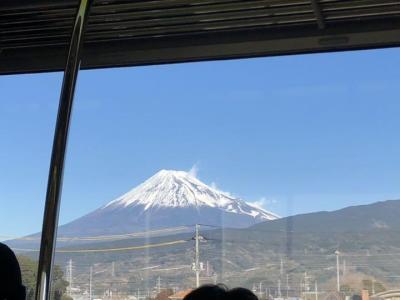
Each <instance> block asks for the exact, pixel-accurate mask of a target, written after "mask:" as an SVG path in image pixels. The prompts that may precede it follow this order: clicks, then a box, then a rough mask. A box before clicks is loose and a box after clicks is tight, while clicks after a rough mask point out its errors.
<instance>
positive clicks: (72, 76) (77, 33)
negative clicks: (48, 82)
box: [36, 0, 93, 300]
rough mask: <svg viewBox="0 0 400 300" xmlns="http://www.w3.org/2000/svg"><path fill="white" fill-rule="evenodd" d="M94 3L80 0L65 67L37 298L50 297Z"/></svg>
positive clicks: (53, 152)
mask: <svg viewBox="0 0 400 300" xmlns="http://www.w3.org/2000/svg"><path fill="white" fill-rule="evenodd" d="M92 3H93V0H80V5H79V8H78V11H77V14H76V18H75V24H74V28H73V31H72V36H71V42H70V45H69V51H68V56H67V61H66V66H65V71H64V79H63V83H62V88H61V95H60V102H59V107H58V115H57V122H56V128H55V133H54V140H53V149H52V153H51V162H50V170H49V178H48V182H47V193H46V203H45V210H44V216H43V227H42V239H41V244H40V256H39V266H38V277H37V285H36V300H48V299H49V298H50V284H51V270H52V264H53V258H54V249H55V243H56V235H57V225H58V213H59V208H60V198H61V189H62V178H63V169H64V158H65V152H66V146H67V139H68V129H69V124H70V117H71V110H72V103H73V98H74V91H75V84H76V79H77V75H78V71H79V67H80V61H81V55H80V54H81V47H82V43H83V33H84V29H85V24H86V21H87V17H88V15H89V10H90V7H91V5H92Z"/></svg>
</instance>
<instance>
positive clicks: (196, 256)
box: [194, 224, 200, 288]
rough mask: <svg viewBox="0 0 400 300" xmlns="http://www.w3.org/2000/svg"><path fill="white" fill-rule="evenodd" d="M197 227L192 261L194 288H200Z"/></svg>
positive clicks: (196, 228) (197, 226)
mask: <svg viewBox="0 0 400 300" xmlns="http://www.w3.org/2000/svg"><path fill="white" fill-rule="evenodd" d="M199 227H200V226H199V225H198V224H196V227H195V231H196V235H195V243H196V245H195V260H194V271H195V272H196V288H198V287H199V286H200V258H199V256H200V255H199Z"/></svg>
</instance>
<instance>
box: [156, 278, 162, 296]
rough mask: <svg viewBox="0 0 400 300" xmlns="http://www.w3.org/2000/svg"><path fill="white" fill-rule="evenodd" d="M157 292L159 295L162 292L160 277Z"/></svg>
mask: <svg viewBox="0 0 400 300" xmlns="http://www.w3.org/2000/svg"><path fill="white" fill-rule="evenodd" d="M157 291H158V294H160V292H161V277H160V276H158V278H157Z"/></svg>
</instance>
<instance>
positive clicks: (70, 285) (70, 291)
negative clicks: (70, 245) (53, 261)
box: [68, 259, 72, 296]
mask: <svg viewBox="0 0 400 300" xmlns="http://www.w3.org/2000/svg"><path fill="white" fill-rule="evenodd" d="M68 281H69V295H70V296H72V259H69V261H68Z"/></svg>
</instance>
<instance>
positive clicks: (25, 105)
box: [0, 73, 62, 299]
mask: <svg viewBox="0 0 400 300" xmlns="http://www.w3.org/2000/svg"><path fill="white" fill-rule="evenodd" d="M61 81H62V73H51V74H50V73H47V74H34V75H13V76H0V94H1V96H0V98H1V101H0V201H1V209H0V228H1V229H0V241H7V242H6V243H8V244H9V246H11V247H12V249H13V250H14V251H15V252H16V254H17V258H18V260H19V262H20V265H21V268H22V274H23V278H22V279H23V283H24V285H25V286H26V288H27V295H28V299H33V297H34V292H35V286H36V274H37V263H38V258H39V252H38V251H37V250H38V247H39V244H40V234H37V233H38V232H40V231H41V230H42V221H43V209H44V203H45V196H46V185H47V178H48V172H49V164H50V155H51V147H52V142H53V134H54V127H55V121H56V115H57V107H58V99H59V93H60V87H61ZM0 268H1V267H0Z"/></svg>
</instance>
